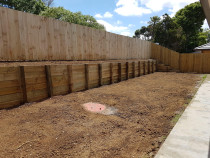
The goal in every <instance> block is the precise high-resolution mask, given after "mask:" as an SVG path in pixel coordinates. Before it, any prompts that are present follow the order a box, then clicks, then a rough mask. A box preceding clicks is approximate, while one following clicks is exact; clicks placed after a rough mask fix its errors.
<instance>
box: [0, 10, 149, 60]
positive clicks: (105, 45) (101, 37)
mask: <svg viewBox="0 0 210 158" xmlns="http://www.w3.org/2000/svg"><path fill="white" fill-rule="evenodd" d="M0 41H1V42H0V61H41V60H110V59H149V58H150V57H151V42H148V41H144V40H140V39H135V38H130V37H126V36H121V35H117V34H113V33H109V32H106V31H103V30H97V29H93V28H90V27H86V26H81V25H76V24H72V23H67V22H62V21H60V20H55V19H52V18H46V17H41V16H37V15H33V14H29V13H24V12H20V11H16V10H12V9H8V8H3V7H0Z"/></svg>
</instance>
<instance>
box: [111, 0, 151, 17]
mask: <svg viewBox="0 0 210 158" xmlns="http://www.w3.org/2000/svg"><path fill="white" fill-rule="evenodd" d="M116 6H117V8H116V9H115V10H114V11H115V12H116V13H118V14H119V15H122V16H141V15H143V14H150V13H151V10H150V9H147V8H143V7H140V6H139V0H118V2H117V4H116Z"/></svg>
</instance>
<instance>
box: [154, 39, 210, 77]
mask: <svg viewBox="0 0 210 158" xmlns="http://www.w3.org/2000/svg"><path fill="white" fill-rule="evenodd" d="M151 49H152V51H151V52H152V54H151V58H152V59H156V60H157V61H158V62H159V63H163V64H165V65H169V66H171V67H172V68H173V69H175V70H180V72H193V73H210V54H205V53H177V52H175V51H173V50H170V49H168V48H165V47H162V46H159V45H157V44H153V43H152V46H151Z"/></svg>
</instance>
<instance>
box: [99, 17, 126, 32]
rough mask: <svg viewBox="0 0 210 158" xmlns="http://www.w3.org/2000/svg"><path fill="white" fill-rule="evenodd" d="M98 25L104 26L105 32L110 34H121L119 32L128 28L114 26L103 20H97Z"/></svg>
mask: <svg viewBox="0 0 210 158" xmlns="http://www.w3.org/2000/svg"><path fill="white" fill-rule="evenodd" d="M97 22H98V23H100V24H102V25H104V26H105V28H106V30H107V31H110V32H121V31H126V30H128V27H125V26H114V25H112V24H110V23H108V22H106V21H104V20H97Z"/></svg>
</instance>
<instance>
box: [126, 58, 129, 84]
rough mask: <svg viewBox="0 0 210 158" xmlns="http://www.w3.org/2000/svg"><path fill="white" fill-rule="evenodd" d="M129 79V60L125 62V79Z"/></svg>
mask: <svg viewBox="0 0 210 158" xmlns="http://www.w3.org/2000/svg"><path fill="white" fill-rule="evenodd" d="M128 79H129V62H126V80H128Z"/></svg>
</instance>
